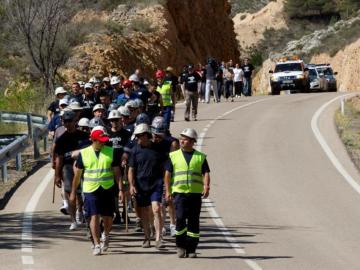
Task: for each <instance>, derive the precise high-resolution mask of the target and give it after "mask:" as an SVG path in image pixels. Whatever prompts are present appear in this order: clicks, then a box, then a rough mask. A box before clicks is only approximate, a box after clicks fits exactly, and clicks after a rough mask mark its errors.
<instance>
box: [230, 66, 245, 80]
mask: <svg viewBox="0 0 360 270" xmlns="http://www.w3.org/2000/svg"><path fill="white" fill-rule="evenodd" d="M233 71H234V82H242V81H243V80H244V71H243V70H242V69H241V68H234V69H233Z"/></svg>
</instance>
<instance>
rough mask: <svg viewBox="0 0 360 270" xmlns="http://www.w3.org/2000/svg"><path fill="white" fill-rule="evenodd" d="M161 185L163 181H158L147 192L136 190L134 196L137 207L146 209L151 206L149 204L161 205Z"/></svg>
mask: <svg viewBox="0 0 360 270" xmlns="http://www.w3.org/2000/svg"><path fill="white" fill-rule="evenodd" d="M163 185H164V184H163V181H159V184H157V185H156V186H155V187H154V188H153V189H151V190H149V191H144V190H141V189H137V193H136V195H135V199H136V204H137V206H138V207H147V206H150V205H151V202H159V203H161V199H162V195H163Z"/></svg>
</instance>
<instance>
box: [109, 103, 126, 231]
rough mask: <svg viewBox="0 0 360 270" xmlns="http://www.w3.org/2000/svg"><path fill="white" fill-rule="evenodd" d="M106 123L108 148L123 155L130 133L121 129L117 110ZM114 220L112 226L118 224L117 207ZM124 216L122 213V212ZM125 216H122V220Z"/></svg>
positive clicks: (118, 212) (111, 113) (113, 111)
mask: <svg viewBox="0 0 360 270" xmlns="http://www.w3.org/2000/svg"><path fill="white" fill-rule="evenodd" d="M108 121H109V122H110V125H111V128H110V129H109V143H108V146H111V147H112V148H113V149H114V150H115V151H116V153H117V154H118V155H119V156H120V157H119V159H121V157H122V155H123V154H124V148H125V146H126V145H127V144H128V142H129V141H130V138H131V133H130V132H129V131H127V130H126V129H124V128H123V125H122V123H121V114H120V112H119V111H117V110H112V111H111V112H110V113H109V116H108ZM116 206H117V207H116V211H115V218H114V220H113V222H114V224H120V222H121V217H120V211H119V205H116ZM123 214H124V212H123ZM124 218H125V215H123V219H124Z"/></svg>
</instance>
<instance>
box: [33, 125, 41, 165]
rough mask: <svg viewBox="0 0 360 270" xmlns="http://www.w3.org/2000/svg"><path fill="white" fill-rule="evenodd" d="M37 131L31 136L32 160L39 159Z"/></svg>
mask: <svg viewBox="0 0 360 270" xmlns="http://www.w3.org/2000/svg"><path fill="white" fill-rule="evenodd" d="M38 133H39V131H38V129H37V128H36V129H35V130H34V134H33V143H34V159H38V158H39V157H40V150H39V141H38V140H39V138H38Z"/></svg>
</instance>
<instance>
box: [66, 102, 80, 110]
mask: <svg viewBox="0 0 360 270" xmlns="http://www.w3.org/2000/svg"><path fill="white" fill-rule="evenodd" d="M69 108H70V109H72V110H73V111H81V110H82V109H83V108H82V107H81V106H80V103H79V102H77V101H73V102H71V103H70V105H69Z"/></svg>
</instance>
